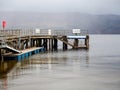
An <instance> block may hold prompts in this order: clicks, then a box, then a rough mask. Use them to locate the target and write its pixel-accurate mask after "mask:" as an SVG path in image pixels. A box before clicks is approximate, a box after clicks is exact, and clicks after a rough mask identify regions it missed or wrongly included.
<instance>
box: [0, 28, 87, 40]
mask: <svg viewBox="0 0 120 90" xmlns="http://www.w3.org/2000/svg"><path fill="white" fill-rule="evenodd" d="M87 34H88V32H87V30H81V31H80V33H78V34H74V33H73V32H72V30H50V29H38V31H36V29H7V30H0V41H1V40H3V38H4V37H12V36H16V37H21V36H36V35H54V36H75V35H78V36H82V35H87Z"/></svg>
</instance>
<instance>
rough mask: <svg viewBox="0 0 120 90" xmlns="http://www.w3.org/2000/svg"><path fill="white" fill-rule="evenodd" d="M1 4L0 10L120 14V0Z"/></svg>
mask: <svg viewBox="0 0 120 90" xmlns="http://www.w3.org/2000/svg"><path fill="white" fill-rule="evenodd" d="M1 3H2V4H1ZM0 4H1V5H0V11H38V12H85V13H93V14H99V13H100V14H102V13H103V14H104V13H105V14H107V13H113V14H114V13H115V14H120V11H119V8H120V0H0Z"/></svg>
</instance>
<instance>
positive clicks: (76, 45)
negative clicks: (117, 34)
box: [73, 39, 79, 49]
mask: <svg viewBox="0 0 120 90" xmlns="http://www.w3.org/2000/svg"><path fill="white" fill-rule="evenodd" d="M78 43H79V40H78V39H74V47H73V48H75V49H76V48H78Z"/></svg>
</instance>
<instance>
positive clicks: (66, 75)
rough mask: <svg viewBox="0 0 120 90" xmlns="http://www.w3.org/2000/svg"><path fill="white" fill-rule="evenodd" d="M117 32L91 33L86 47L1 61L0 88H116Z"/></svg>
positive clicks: (119, 75) (119, 76)
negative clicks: (112, 33)
mask: <svg viewBox="0 0 120 90" xmlns="http://www.w3.org/2000/svg"><path fill="white" fill-rule="evenodd" d="M119 89H120V35H90V47H89V49H88V50H85V49H79V50H72V49H69V50H66V51H63V50H61V49H60V50H58V51H55V52H44V53H40V54H36V55H33V56H31V57H29V58H27V59H24V60H22V61H19V62H18V61H16V60H9V61H8V60H5V61H4V62H0V90H119Z"/></svg>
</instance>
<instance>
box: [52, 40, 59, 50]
mask: <svg viewBox="0 0 120 90" xmlns="http://www.w3.org/2000/svg"><path fill="white" fill-rule="evenodd" d="M53 48H54V50H55V51H57V50H58V40H57V39H55V38H54V45H53Z"/></svg>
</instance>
